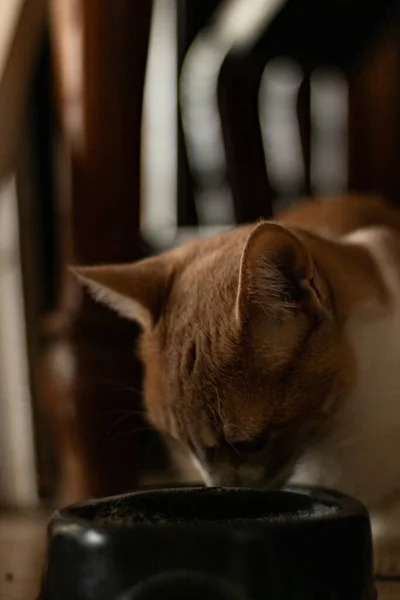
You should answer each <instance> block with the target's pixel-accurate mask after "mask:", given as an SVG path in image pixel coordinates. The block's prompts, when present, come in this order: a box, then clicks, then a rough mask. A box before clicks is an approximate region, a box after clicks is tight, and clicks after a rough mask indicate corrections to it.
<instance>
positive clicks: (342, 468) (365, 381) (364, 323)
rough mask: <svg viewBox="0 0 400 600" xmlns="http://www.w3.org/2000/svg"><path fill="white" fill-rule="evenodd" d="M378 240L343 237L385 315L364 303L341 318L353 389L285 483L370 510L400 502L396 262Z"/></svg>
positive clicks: (379, 235) (378, 234) (399, 271)
mask: <svg viewBox="0 0 400 600" xmlns="http://www.w3.org/2000/svg"><path fill="white" fill-rule="evenodd" d="M386 239H387V233H385V232H383V231H378V230H376V231H375V230H374V231H373V230H368V231H367V230H364V231H359V232H356V233H355V234H352V235H351V236H348V238H347V241H348V242H349V243H354V244H360V245H363V246H365V247H366V248H368V249H369V250H370V252H371V254H372V256H373V257H374V259H375V261H376V264H377V266H378V268H379V271H380V273H381V274H382V276H383V279H384V282H385V285H386V287H387V289H388V291H389V293H390V295H391V298H392V303H393V307H392V309H391V310H390V311H389V309H388V308H385V307H383V306H382V305H380V304H378V301H377V300H374V299H372V300H371V301H370V302H369V303H367V304H365V305H364V306H362V307H360V308H359V309H357V311H356V312H355V313H354V314H353V315H352V316H351V318H350V319H349V321H348V323H347V327H346V331H347V338H348V340H349V342H350V344H351V346H352V348H353V352H354V356H355V359H356V366H357V378H356V382H355V385H354V387H353V389H352V392H351V394H350V396H349V397H348V398H347V400H346V401H345V403H344V406H343V408H342V409H341V410H340V412H339V413H338V414H337V415H336V417H335V421H334V425H333V427H332V428H331V430H330V434H329V437H327V438H326V439H325V440H323V441H320V442H318V444H316V445H314V447H312V448H311V449H310V450H309V451H308V453H307V454H306V455H305V456H303V458H302V459H301V461H300V462H299V464H298V465H297V467H296V470H295V474H294V476H293V479H292V481H293V482H297V483H305V482H306V483H311V484H317V485H324V486H327V487H332V488H336V489H338V490H340V491H342V492H345V493H348V494H350V495H353V496H356V497H358V498H359V499H360V500H362V501H363V502H365V503H366V504H367V505H368V506H369V507H370V508H373V507H374V506H376V505H377V504H378V503H379V502H380V501H381V500H382V499H383V498H385V497H388V496H391V495H393V494H397V495H398V498H399V500H400V491H398V490H400V465H399V458H400V264H399V263H398V258H397V257H394V256H393V255H392V253H391V251H390V248H389V247H388V244H387V243H385V240H386Z"/></svg>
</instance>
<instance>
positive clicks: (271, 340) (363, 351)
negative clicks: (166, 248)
mask: <svg viewBox="0 0 400 600" xmlns="http://www.w3.org/2000/svg"><path fill="white" fill-rule="evenodd" d="M76 272H77V274H78V276H79V277H80V279H81V280H82V281H83V283H84V284H85V285H87V286H88V287H89V288H90V290H91V291H92V292H93V293H94V295H95V296H96V297H97V298H98V299H99V300H100V301H103V302H106V303H107V304H109V305H110V306H111V307H113V308H114V309H116V310H117V311H119V312H120V313H121V314H122V315H123V316H125V317H127V318H131V319H135V320H137V321H139V322H140V323H141V324H142V327H143V334H142V338H141V343H140V356H141V359H142V361H143V364H144V371H145V377H144V401H145V406H146V411H147V414H148V418H149V420H150V421H151V423H153V425H154V426H155V427H156V428H157V429H158V430H159V431H160V432H161V433H163V434H164V435H165V436H166V437H167V438H170V439H173V440H175V441H176V442H177V443H179V444H181V445H182V446H184V447H186V448H187V449H188V450H189V452H190V453H191V455H192V457H193V461H194V463H195V464H196V465H197V467H198V469H199V471H200V472H201V474H202V476H203V478H204V480H205V481H206V482H207V483H209V484H213V485H246V486H262V487H279V486H281V485H282V484H283V483H285V482H287V481H289V482H294V483H305V484H315V485H323V486H326V487H330V488H335V489H338V490H340V491H342V492H344V493H348V494H350V495H353V496H355V497H357V498H359V499H360V500H362V501H363V502H365V503H366V505H367V506H368V508H369V510H370V512H371V516H372V525H373V535H374V544H375V568H376V572H377V573H379V574H382V575H394V574H397V575H398V574H400V470H399V467H398V459H399V458H400V394H399V392H400V213H399V212H398V211H396V210H395V209H393V208H391V207H390V206H388V205H387V204H385V203H384V202H383V201H382V200H380V199H379V198H375V197H361V196H360V197H359V196H349V197H342V198H336V199H333V198H332V199H323V200H321V201H318V202H317V201H314V202H305V203H300V204H299V205H298V206H296V207H294V208H293V209H292V210H290V211H288V212H285V213H282V214H281V215H278V216H277V217H276V220H275V221H274V222H262V223H259V224H256V225H248V226H244V227H239V228H236V229H234V230H233V231H231V232H228V233H225V234H222V235H221V236H218V237H215V238H210V239H208V240H204V239H203V240H197V241H194V242H192V243H189V244H187V245H185V246H182V247H181V248H177V249H175V250H172V251H170V252H166V253H164V254H162V255H160V256H158V257H153V258H150V259H146V260H144V261H140V262H138V263H135V264H132V265H119V266H115V265H113V266H103V267H83V268H78V269H76Z"/></svg>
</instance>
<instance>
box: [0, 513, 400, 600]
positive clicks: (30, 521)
mask: <svg viewBox="0 0 400 600" xmlns="http://www.w3.org/2000/svg"><path fill="white" fill-rule="evenodd" d="M47 519H48V515H46V514H43V513H37V514H32V513H30V514H19V515H17V514H8V513H3V514H2V515H0V600H35V599H36V598H37V593H38V590H39V585H40V571H41V561H42V556H43V550H44V543H45V528H46V522H47ZM399 599H400V582H399V583H382V584H380V585H379V600H399Z"/></svg>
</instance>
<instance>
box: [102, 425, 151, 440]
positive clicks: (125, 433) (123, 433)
mask: <svg viewBox="0 0 400 600" xmlns="http://www.w3.org/2000/svg"><path fill="white" fill-rule="evenodd" d="M146 431H153V428H152V427H150V426H149V427H136V428H135V429H128V430H126V431H120V432H119V433H114V435H110V434H109V433H111V432H109V433H107V434H106V435H107V437H109V438H110V439H116V438H121V437H126V436H131V437H133V436H134V435H136V434H137V433H144V432H146Z"/></svg>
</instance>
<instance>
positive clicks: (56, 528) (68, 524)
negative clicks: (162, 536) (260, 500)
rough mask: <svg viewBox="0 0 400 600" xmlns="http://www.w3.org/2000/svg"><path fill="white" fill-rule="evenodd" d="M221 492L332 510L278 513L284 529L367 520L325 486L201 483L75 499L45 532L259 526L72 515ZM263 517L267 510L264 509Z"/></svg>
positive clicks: (357, 505)
mask: <svg viewBox="0 0 400 600" xmlns="http://www.w3.org/2000/svg"><path fill="white" fill-rule="evenodd" d="M207 491H209V492H215V491H218V492H221V493H226V494H229V493H249V492H251V493H253V494H257V493H259V494H266V495H271V494H277V493H279V494H282V493H285V494H291V495H294V496H296V495H297V496H301V495H302V496H304V495H305V496H308V497H309V498H311V499H312V500H313V501H314V502H315V503H319V504H322V505H325V506H327V507H329V508H334V509H335V510H328V511H326V513H321V514H319V515H318V516H315V517H311V518H310V516H306V515H301V514H298V515H292V518H291V517H290V513H282V515H284V518H283V519H281V520H279V527H281V528H284V527H285V526H286V527H288V526H290V527H291V528H293V527H300V528H302V527H305V526H308V527H309V526H310V524H311V523H321V522H324V523H329V522H331V523H334V522H338V521H341V520H344V519H345V520H348V519H350V518H354V517H359V518H360V517H364V518H366V519H368V520H369V514H368V511H367V509H366V507H365V506H364V504H362V503H361V502H360V501H359V500H356V499H355V498H352V497H350V496H348V495H346V494H342V493H340V492H337V491H335V490H330V489H327V488H322V487H318V486H302V485H301V486H300V485H290V486H289V485H288V486H285V487H284V488H282V489H280V490H265V489H259V488H246V487H239V488H238V487H208V488H207V487H204V486H182V487H167V488H152V489H140V490H137V491H134V492H129V493H127V494H118V495H114V496H106V497H101V498H89V499H88V500H84V501H80V502H76V503H73V504H70V505H68V506H66V507H64V508H61V509H59V510H57V511H55V512H54V513H53V515H52V517H51V520H50V522H49V526H48V529H49V532H50V535H51V534H52V533H54V532H61V531H63V530H67V531H68V532H69V533H70V534H71V533H75V534H77V535H81V534H83V533H84V532H85V531H97V532H99V533H102V534H104V535H109V534H117V533H126V532H130V533H132V531H133V530H135V531H138V530H139V529H140V530H141V531H143V530H147V531H149V530H153V531H154V530H157V531H160V529H164V530H166V529H168V528H172V527H176V528H179V529H180V530H181V531H183V530H185V531H187V530H191V531H193V530H197V531H199V530H200V529H202V530H205V529H206V530H207V531H215V530H220V531H222V530H223V529H229V528H232V526H233V527H240V525H243V524H244V523H245V524H246V525H245V526H246V528H252V527H257V526H259V525H260V521H257V520H256V519H251V518H249V520H248V521H246V519H243V518H242V519H240V518H237V519H231V520H227V521H225V522H219V521H218V520H212V519H210V520H207V519H203V520H202V519H198V520H197V521H196V520H194V521H193V522H191V521H190V520H182V521H181V522H179V521H174V520H171V521H170V522H168V521H163V522H159V523H154V522H150V521H149V522H146V521H142V522H137V523H135V522H134V521H133V522H128V523H124V522H118V521H116V522H112V521H108V522H101V521H100V520H99V521H96V520H91V519H89V518H85V517H83V516H80V515H79V514H76V512H75V511H78V510H79V509H80V508H87V507H90V506H97V505H105V504H107V503H109V502H121V501H127V500H129V499H130V498H137V497H139V496H142V497H143V496H153V495H159V496H161V495H167V494H172V493H177V492H179V493H193V492H196V493H199V492H207ZM266 516H267V511H266ZM263 526H264V527H265V526H266V527H268V526H274V527H276V526H277V521H275V522H274V520H273V519H271V520H268V519H266V520H265V521H263Z"/></svg>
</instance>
